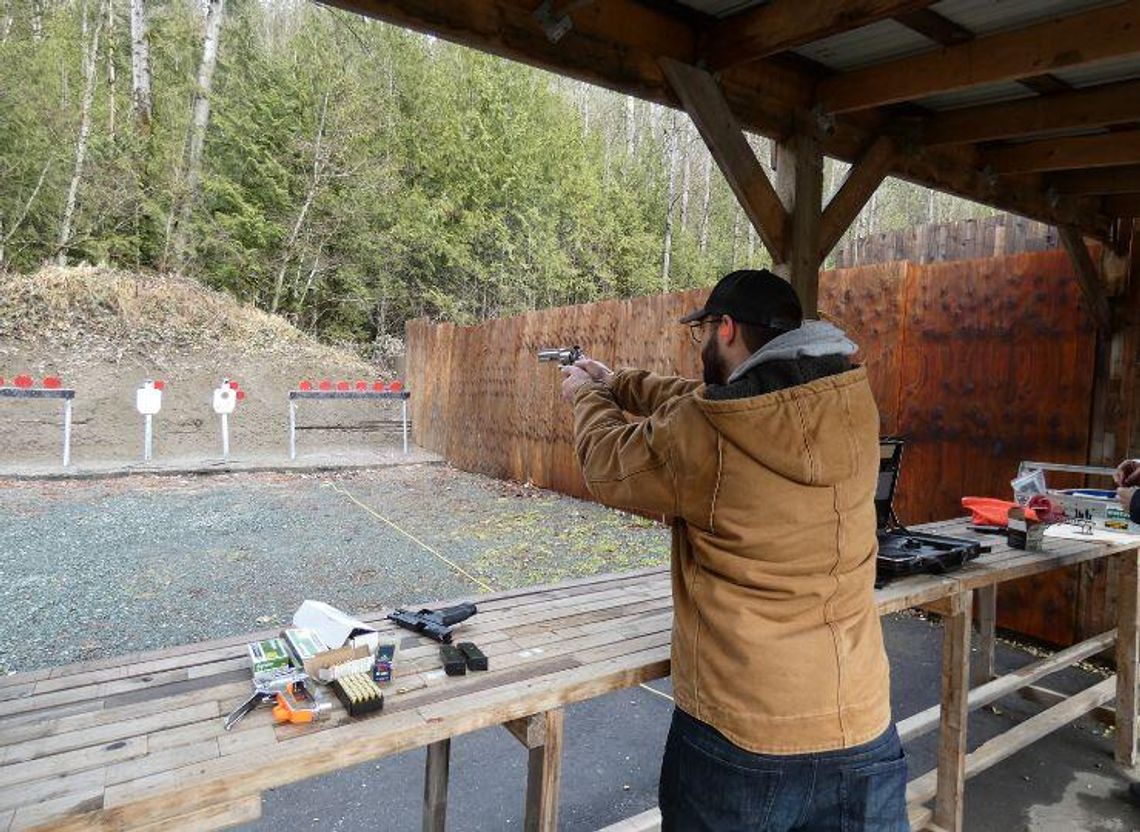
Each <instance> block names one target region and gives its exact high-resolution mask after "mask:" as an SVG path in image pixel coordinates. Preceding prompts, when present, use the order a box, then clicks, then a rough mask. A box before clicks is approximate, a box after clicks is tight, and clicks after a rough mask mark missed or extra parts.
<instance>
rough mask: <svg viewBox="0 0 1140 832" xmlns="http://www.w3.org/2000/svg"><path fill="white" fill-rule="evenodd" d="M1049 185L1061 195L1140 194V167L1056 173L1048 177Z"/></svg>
mask: <svg viewBox="0 0 1140 832" xmlns="http://www.w3.org/2000/svg"><path fill="white" fill-rule="evenodd" d="M1047 183H1048V186H1049V187H1050V188H1051V189H1052V190H1053V191H1055V192H1056V193H1059V194H1070V195H1079V196H1083V195H1090V194H1094V195H1096V194H1133V193H1140V165H1133V166H1125V167H1115V168H1098V169H1095V170H1082V171H1066V172H1064V173H1054V174H1051V175H1050V176H1049V177H1048V180H1047Z"/></svg>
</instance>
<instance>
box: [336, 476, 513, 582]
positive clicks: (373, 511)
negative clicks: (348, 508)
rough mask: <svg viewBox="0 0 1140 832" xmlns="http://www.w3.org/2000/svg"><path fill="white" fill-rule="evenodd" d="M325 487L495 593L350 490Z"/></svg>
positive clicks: (337, 486) (339, 487) (338, 487)
mask: <svg viewBox="0 0 1140 832" xmlns="http://www.w3.org/2000/svg"><path fill="white" fill-rule="evenodd" d="M325 485H327V486H329V487H330V488H331V489H332V490H333V491H335V492H337V493H338V494H343V495H344V496H345V497H348V499H350V500H352V502H354V503H356V504H357V505H358V506H360V507H361V508H362V509H364V510H365V511H367V512H368V513H369V514H371V515H372V516H373V517H375V518H376V519H377V520H379V521H380V522H382V523H386V524H387V525H389V526H391V527H392V528H393V529H395V530H396V531H398V532H399V533H400V534H402V535H403V536H404V537H406V538H408V540H411V541H412V542H413V543H416V544H418V545H419V546H420V547H422V548H423V549H425V550H427V551H428V552H431V553H432V554H433V555H435V556H436V557H437V558H439V559H440V560H441V561H443V562H444V563H446V564H447V565H448V566H450V567H451V568H452V569H454V570H455V571H456V572H458V573H459V574H460V575H462V576H464V577H465V578H468V579H469V580H471V581H474V582H475V583H476V584H478V585H479V586H480V587H482V588H483V589H485V590H487V591H488V592H494V591H495V588H494V587H493V586H491V585H490V584H489V583H487V582H486V581H481V580H479V579H478V578H476V577H475V576H474V575H472V574H471V573H470V572H468V571H467V570H466V569H464V568H463V567H462V566H460V565H459V564H458V563H456V562H455V561H453V560H449V559H448V558H446V557H445V556H444V555H442V554H440V553H439V552H438V551H437V550H435V549H433V548H432V547H431V546H429V545H428V544H426V543H424V542H423V541H422V540H420V539H419V538H418V537H416V536H415V535H414V534H412V533H411V532H407V531H404V530H403V529H401V528H400V527H399V526H397V525H396V524H395V523H393V522H392V521H391V520H389V519H388V518H387V517H385V516H384V515H383V514H381V513H380V512H378V511H377V510H376V509H374V508H372V507H371V506H368V505H365V504H364V503H362V502H360V500H358V499H356V497H354V496H353V495H352V493H351V492H349V490H348V489H346V488H342V487H341V486H339V485H337V484H336V483H335V482H325Z"/></svg>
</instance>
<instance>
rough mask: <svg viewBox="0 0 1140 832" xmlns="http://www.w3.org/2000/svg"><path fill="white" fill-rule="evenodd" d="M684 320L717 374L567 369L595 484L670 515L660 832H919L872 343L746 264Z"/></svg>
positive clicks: (582, 363)
mask: <svg viewBox="0 0 1140 832" xmlns="http://www.w3.org/2000/svg"><path fill="white" fill-rule="evenodd" d="M681 322H682V323H684V324H687V325H688V326H689V327H690V332H691V334H692V338H693V341H694V342H695V343H697V344H700V345H701V360H702V364H703V373H704V383H703V384H702V383H700V382H697V381H691V380H688V379H683V378H665V377H661V376H657V375H653V374H651V373H647V372H644V371H641V370H619V371H618V372H611V371H610V370H609V369H608V368H606V367H605V366H604V365H602V364H600V363H599V362H597V361H593V360H591V359H589V358H583V359H581V360H579V361H578V362H577V363H576V364H575V365H574V366H569V367H563V368H562V370H563V375H564V380H563V388H562V389H563V397H564V398H565V399H567V400H568V401H571V402H572V403H573V407H574V432H575V444H576V447H577V452H578V457H579V460H580V461H581V463H582V469H583V472H584V474H585V478H586V481H587V484H588V486H589V488H590V490H591V492H592V493H593V494H594V495H595V496H597V497H598V499H600V500H602V501H603V502H605V503H608V504H610V505H614V506H619V507H623V508H629V509H635V510H640V511H644V512H650V513H653V514H662V515H665V516H666V517H668V518H669V520H670V522H671V524H672V531H673V551H672V582H673V604H674V619H673V622H674V623H673V640H672V678H673V691H674V695H675V697H676V704H677V708H676V710H675V711H674V713H673V722H672V726H671V728H670V731H669V738H668V741H667V743H666V747H665V755H664V759H663V761H662V769H661V780H660V786H659V803H660V807H661V814H662V828H663V829H664V830H717V832H732V831H733V830H746V829H747V830H769V829H771V830H853V829H859V830H890V832H894V830H905V829H907V828H908V825H907V820H906V805H905V792H906V761H905V758H904V756H903V752H902V748H901V745H900V744H899V739H898V735H897V733H896V732H895V728H894V725H893V723H892V721H891V711H890V696H889V694H890V690H889V671H888V665H887V657H886V653H885V651H884V649H883V640H882V631H881V629H880V624H879V616H878V612H877V610H876V608H875V603H874V597H873V585H874V579H875V555H876V551H877V548H876V547H877V543H876V537H875V507H874V493H875V484H876V480H877V477H878V466H879V444H878V434H879V414H878V410H877V408H876V406H875V402H874V398H873V397H872V394H871V388H870V386H869V384H868V381H867V373H866V370H865V369H864V368H862V367H857V366H854V365H853V364H852V363H851V356H852V355H853V354H854V353H855V351H856V346H855V344H854V343H852V342H851V341H850V340H849V339H848V338H847V337H846V336H845V335H844V333H843V332H842V331H841V330H839V329H838V328H836V327H834V326H832V325H831V324H828V323H823V322H820V321H804V320H803V315H802V312H801V309H800V303H799V300H798V298H797V296H796V293H795V292H794V290H793V289H792V288H791V287H790V286H789V285H788V283H786V282H785V281H783V280H781V279H780V278H779V277H777V276H776V275H774V274H772V273H771V272H769V271H767V270H763V271H736V272H733V273H731V274H729V275H727V276H726V277H724V278H723V279H722V280H721V281H720V282H719V283H718V284H717V285H716V287H714V288H713V290H712V292H711V293H710V294H709V296H708V300H707V302H706V304H705V305H704V307H702V308H701V309H698V310H696V311H695V312H693V313H692V314H690V315H687V316H686V317H685V318H683V319H682V321H681ZM627 413H628V414H632V415H634V416H640V417H644V419H643V420H641V421H630V420H629V419H628V418H627V417H626V414H627Z"/></svg>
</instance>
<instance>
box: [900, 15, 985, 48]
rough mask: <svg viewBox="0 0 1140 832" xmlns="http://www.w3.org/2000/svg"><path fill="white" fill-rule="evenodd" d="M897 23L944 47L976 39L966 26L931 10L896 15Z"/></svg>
mask: <svg viewBox="0 0 1140 832" xmlns="http://www.w3.org/2000/svg"><path fill="white" fill-rule="evenodd" d="M895 22H896V23H901V24H902V25H903V26H905V27H907V28H908V29H910V30H911V31H912V32H918V33H919V34H920V35H922V36H923V37H926V38H930V39H931V40H932V41H934V42H935V43H937V44H941V45H942V46H956V45H957V44H959V43H966V42H967V41H971V40H973V39H974V37H975V36H974V33H973V32H971V31H970V30H969V29H967V28H966V27H965V26H961V25H959V24H957V23H955V22H954V21H953V20H951V19H950V18H948V17H944V16H943V15H940V14H939V13H938V12H935V11H931V10H930V9H918V10H917V11H913V12H907V13H905V14H899V15H895Z"/></svg>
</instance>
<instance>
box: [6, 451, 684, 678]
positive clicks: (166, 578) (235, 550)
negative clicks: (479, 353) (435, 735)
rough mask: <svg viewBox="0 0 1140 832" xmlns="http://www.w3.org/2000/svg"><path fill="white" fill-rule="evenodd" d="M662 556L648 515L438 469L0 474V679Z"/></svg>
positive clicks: (661, 535)
mask: <svg viewBox="0 0 1140 832" xmlns="http://www.w3.org/2000/svg"><path fill="white" fill-rule="evenodd" d="M413 538H414V539H413ZM429 549H430V550H434V552H433V551H429ZM442 558H446V559H447V560H449V561H451V564H448V563H446V562H445V561H444V560H443V559H442ZM667 560H668V531H667V530H666V529H664V528H662V527H660V526H659V525H657V524H655V523H652V522H650V521H647V520H644V519H643V518H640V517H635V516H632V515H628V514H624V513H621V512H616V511H612V510H610V509H606V508H603V507H601V506H598V505H595V504H592V503H587V502H582V501H580V500H575V499H572V498H569V497H563V496H560V495H557V494H553V493H551V492H546V491H540V490H538V489H533V488H528V487H526V486H521V485H516V484H513V483H504V482H501V481H498V480H492V479H488V478H485V477H480V476H477V475H473V474H467V473H463V472H460V471H457V470H455V469H452V468H449V467H446V466H442V465H410V466H406V467H398V468H388V469H383V470H377V471H363V472H352V473H347V472H346V473H337V474H298V473H288V474H283V473H278V474H270V473H263V474H226V475H216V476H209V477H193V476H188V477H175V476H128V477H121V478H117V479H110V480H89V481H71V482H68V481H50V482H35V481H23V482H12V481H9V482H2V481H0V574H3V575H4V576H5V580H4V581H2V582H0V608H2V609H4V611H5V615H4V616H3V617H2V618H0V673H10V672H14V671H19V670H31V669H33V668H36V667H41V666H45V665H55V664H60V663H64V662H70V661H78V660H83V659H92V658H100V657H103V656H108V655H115V654H120V653H127V652H132V651H136V650H145V649H150V648H155V647H163V646H169V645H174V644H180V643H184V642H189V641H197V640H202V639H211V638H219V637H223V636H229V635H236V634H240V633H244V632H248V631H250V630H252V629H258V628H264V627H275V626H278V625H280V624H283V623H285V622H286V621H288V620H289V618H290V617H291V615H292V612H293V610H294V609H296V607H297V606H298V604H300V602H301V601H302V600H304V599H305V598H315V599H320V600H323V601H327V602H329V603H331V604H333V605H335V606H338V607H341V608H342V609H345V610H349V611H353V612H366V611H370V610H376V609H379V608H380V607H383V606H390V605H392V604H405V603H407V604H412V603H416V602H420V601H423V602H426V601H433V600H438V599H448V598H458V597H461V596H469V595H473V594H477V593H480V592H486V591H488V590H490V589H507V588H511V587H516V586H523V585H527V584H533V583H543V582H547V581H554V580H562V579H565V578H570V577H573V576H578V575H588V574H597V573H603V572H614V571H623V570H628V569H636V568H639V567H642V566H648V565H652V564H660V563H665V562H667ZM452 564H453V565H452ZM460 570H462V572H461V571H460ZM463 573H466V574H463Z"/></svg>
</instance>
